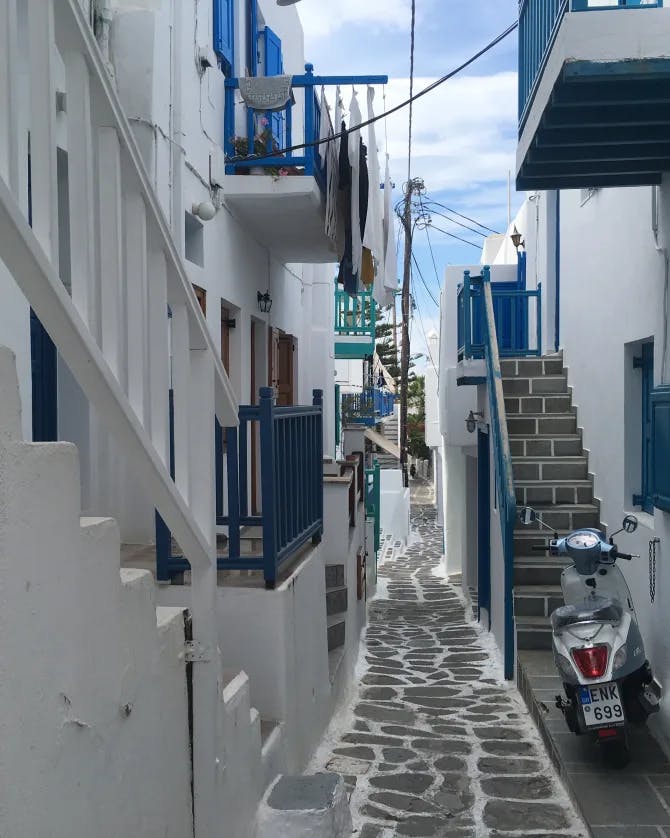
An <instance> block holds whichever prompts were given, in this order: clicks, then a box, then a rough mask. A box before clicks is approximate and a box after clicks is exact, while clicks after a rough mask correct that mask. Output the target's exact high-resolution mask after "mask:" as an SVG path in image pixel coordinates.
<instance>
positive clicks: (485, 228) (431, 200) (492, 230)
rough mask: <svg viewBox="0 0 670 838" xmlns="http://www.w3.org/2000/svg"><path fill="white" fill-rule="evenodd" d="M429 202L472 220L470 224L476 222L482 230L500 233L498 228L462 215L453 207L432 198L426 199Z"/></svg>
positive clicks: (497, 234)
mask: <svg viewBox="0 0 670 838" xmlns="http://www.w3.org/2000/svg"><path fill="white" fill-rule="evenodd" d="M428 200H429V201H430V203H431V204H435V205H436V206H438V207H442V209H444V210H446V211H447V212H450V213H452V214H453V215H457V216H458V217H459V218H464V219H465V220H466V221H470V222H472V224H476V225H477V226H478V227H482V228H483V229H484V230H488V231H489V233H495V235H496V236H499V235H500V231H499V230H494V229H492V228H491V227H487V226H486V224H482V223H481V222H480V221H477V220H476V219H474V218H470V216H468V215H463V213H462V212H457V211H456V210H455V209H451V207H448V206H447V205H446V204H443V203H441V202H440V201H436V200H435V199H434V198H429V199H428Z"/></svg>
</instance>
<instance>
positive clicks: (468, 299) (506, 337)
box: [457, 269, 542, 361]
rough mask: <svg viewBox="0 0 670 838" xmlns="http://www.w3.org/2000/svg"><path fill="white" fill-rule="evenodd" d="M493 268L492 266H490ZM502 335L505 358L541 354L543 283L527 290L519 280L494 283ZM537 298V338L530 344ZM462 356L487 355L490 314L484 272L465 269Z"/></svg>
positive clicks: (461, 306)
mask: <svg viewBox="0 0 670 838" xmlns="http://www.w3.org/2000/svg"><path fill="white" fill-rule="evenodd" d="M486 270H489V269H486ZM491 295H492V298H493V310H494V315H495V321H496V329H497V336H498V338H497V339H498V352H499V353H500V356H501V357H504V358H514V357H516V358H522V357H533V356H539V355H540V354H541V353H542V287H541V285H538V287H537V288H536V289H533V290H530V291H529V290H526V289H524V288H520V287H519V283H514V282H496V283H495V284H493V285H492V286H491ZM531 300H535V341H534V344H535V345H534V346H531V345H530V334H529V332H530V321H531V316H530V315H531V310H530V301H531ZM457 317H458V360H459V361H462V360H463V359H464V358H483V357H484V355H485V342H486V334H485V330H486V322H485V321H486V316H485V307H484V295H483V276H471V275H470V271H465V273H464V278H463V284H462V285H459V286H458V297H457Z"/></svg>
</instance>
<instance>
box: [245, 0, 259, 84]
mask: <svg viewBox="0 0 670 838" xmlns="http://www.w3.org/2000/svg"><path fill="white" fill-rule="evenodd" d="M247 69H248V70H249V73H250V74H251V75H252V76H257V75H258V0H247Z"/></svg>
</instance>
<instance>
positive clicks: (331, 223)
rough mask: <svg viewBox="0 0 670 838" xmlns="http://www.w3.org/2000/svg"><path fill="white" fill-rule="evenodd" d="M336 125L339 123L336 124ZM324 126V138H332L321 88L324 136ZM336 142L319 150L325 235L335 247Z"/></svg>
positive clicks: (326, 106) (332, 131)
mask: <svg viewBox="0 0 670 838" xmlns="http://www.w3.org/2000/svg"><path fill="white" fill-rule="evenodd" d="M339 94H340V90H339V88H338V89H337V98H338V99H339ZM335 124H336V125H338V124H339V123H338V122H336V123H335ZM324 126H325V128H326V133H325V136H326V137H331V138H332V137H333V136H334V134H335V132H334V130H333V124H332V122H331V121H330V111H329V109H328V103H327V101H326V95H325V91H324V88H323V87H322V88H321V134H322V135H323V134H324ZM336 143H337V141H336V140H334V139H331V140H330V141H329V142H327V143H323V145H322V146H321V147H320V150H321V151H322V153H323V157H322V161H323V165H324V166H325V170H326V225H325V231H326V235H327V236H328V238H329V239H330V241H331V242H332V243H333V245H335V246H337V232H338V218H337V191H338V186H339V165H338V156H337V144H336Z"/></svg>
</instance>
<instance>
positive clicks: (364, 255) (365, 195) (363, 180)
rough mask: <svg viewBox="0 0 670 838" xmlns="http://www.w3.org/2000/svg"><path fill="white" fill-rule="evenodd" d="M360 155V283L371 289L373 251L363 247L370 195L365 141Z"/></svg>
mask: <svg viewBox="0 0 670 838" xmlns="http://www.w3.org/2000/svg"><path fill="white" fill-rule="evenodd" d="M359 148H360V155H359V166H360V169H359V190H358V218H359V222H360V228H361V270H360V281H361V283H362V284H363V285H365V286H366V287H367V288H369V287H370V286H371V285H372V284H373V283H374V281H375V266H374V259H373V258H372V251H371V250H370V249H369V248H367V247H363V244H362V241H363V236H364V234H365V227H366V224H367V218H368V201H369V195H370V178H369V173H368V153H367V152H368V150H367V148H366V147H365V145H364V143H363V140H361V141H360V146H359Z"/></svg>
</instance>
